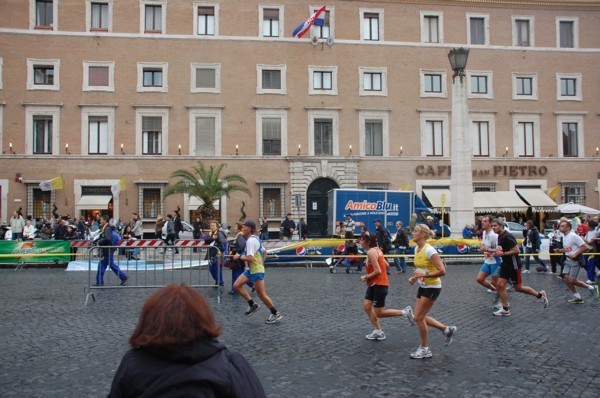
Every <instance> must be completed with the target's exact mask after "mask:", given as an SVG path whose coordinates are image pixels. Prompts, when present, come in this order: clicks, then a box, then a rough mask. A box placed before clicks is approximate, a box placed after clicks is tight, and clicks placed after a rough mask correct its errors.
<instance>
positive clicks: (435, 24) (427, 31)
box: [421, 11, 444, 43]
mask: <svg viewBox="0 0 600 398" xmlns="http://www.w3.org/2000/svg"><path fill="white" fill-rule="evenodd" d="M443 15H444V14H443V13H442V12H431V11H421V42H422V43H443V42H444V22H443V18H442V17H443Z"/></svg>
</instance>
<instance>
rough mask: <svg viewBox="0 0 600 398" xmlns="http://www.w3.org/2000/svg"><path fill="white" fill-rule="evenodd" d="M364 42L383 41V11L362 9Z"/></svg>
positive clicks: (361, 26)
mask: <svg viewBox="0 0 600 398" xmlns="http://www.w3.org/2000/svg"><path fill="white" fill-rule="evenodd" d="M360 18H361V25H360V36H361V38H362V40H368V41H379V40H383V10H373V9H363V8H361V9H360Z"/></svg>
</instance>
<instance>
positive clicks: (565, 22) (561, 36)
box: [556, 17, 579, 48]
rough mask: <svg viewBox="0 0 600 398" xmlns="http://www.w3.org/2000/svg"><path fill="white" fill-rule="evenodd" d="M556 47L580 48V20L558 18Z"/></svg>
mask: <svg viewBox="0 0 600 398" xmlns="http://www.w3.org/2000/svg"><path fill="white" fill-rule="evenodd" d="M556 45H557V47H560V48H577V47H579V19H578V18H576V17H572V18H571V17H569V18H567V17H557V18H556Z"/></svg>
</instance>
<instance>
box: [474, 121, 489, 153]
mask: <svg viewBox="0 0 600 398" xmlns="http://www.w3.org/2000/svg"><path fill="white" fill-rule="evenodd" d="M471 131H472V134H471V135H472V140H473V156H490V125H489V122H483V121H474V122H473V123H472V124H471Z"/></svg>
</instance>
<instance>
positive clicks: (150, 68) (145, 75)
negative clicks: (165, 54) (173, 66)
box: [137, 62, 168, 93]
mask: <svg viewBox="0 0 600 398" xmlns="http://www.w3.org/2000/svg"><path fill="white" fill-rule="evenodd" d="M137 66H138V82H137V91H138V92H164V93H166V92H167V91H168V83H167V82H168V80H167V77H168V64H167V63H147V62H138V64H137Z"/></svg>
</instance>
